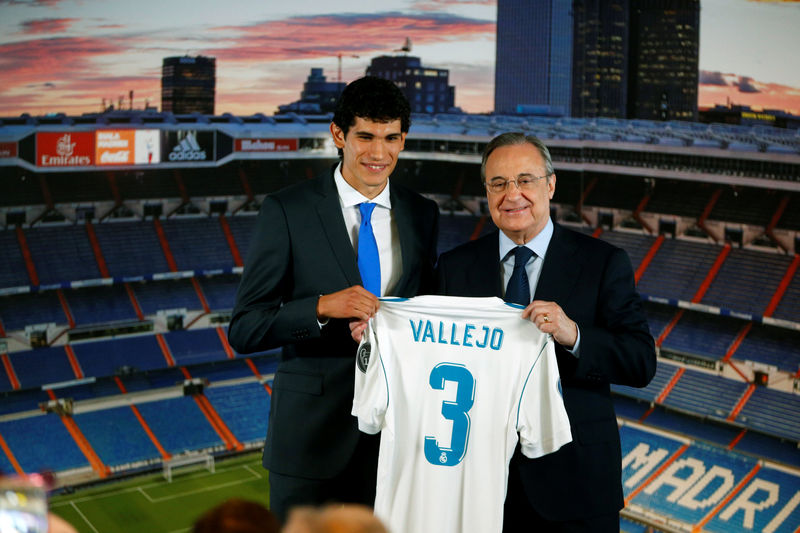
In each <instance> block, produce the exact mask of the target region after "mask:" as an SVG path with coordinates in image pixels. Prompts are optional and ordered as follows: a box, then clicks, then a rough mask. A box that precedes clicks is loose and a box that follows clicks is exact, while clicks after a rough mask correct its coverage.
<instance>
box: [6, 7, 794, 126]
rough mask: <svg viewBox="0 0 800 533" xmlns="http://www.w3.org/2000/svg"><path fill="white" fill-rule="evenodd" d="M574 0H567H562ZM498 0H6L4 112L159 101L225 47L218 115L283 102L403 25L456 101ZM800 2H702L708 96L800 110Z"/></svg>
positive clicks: (471, 96)
mask: <svg viewBox="0 0 800 533" xmlns="http://www.w3.org/2000/svg"><path fill="white" fill-rule="evenodd" d="M565 1H567V0H565ZM495 17H496V2H495V0H383V1H382V2H374V3H372V2H371V3H367V2H363V1H351V0H340V1H338V2H335V3H331V2H321V1H318V0H317V1H314V0H292V1H285V2H277V1H274V0H269V1H264V0H259V1H257V0H228V1H224V2H220V1H213V2H212V1H207V0H161V1H154V0H137V1H125V2H122V1H119V0H107V1H100V0H0V116H17V115H19V114H21V113H30V114H32V115H41V114H46V113H53V112H64V113H67V114H80V113H84V112H93V111H99V110H100V109H101V102H102V100H103V99H104V98H105V99H106V100H108V101H116V100H117V99H118V98H120V97H125V99H126V103H125V105H126V106H127V95H128V91H131V90H133V91H134V98H135V101H134V107H143V106H144V102H145V100H147V101H149V103H150V104H151V105H154V106H156V107H159V108H160V106H161V101H160V100H161V98H160V86H161V62H162V59H163V58H164V57H168V56H176V55H184V54H190V55H197V54H202V55H209V56H213V57H216V58H217V98H216V111H217V113H224V112H230V113H233V114H240V115H249V114H253V113H258V112H261V113H264V114H272V113H273V112H274V111H275V110H276V108H277V106H278V104H284V103H289V102H292V101H294V100H296V99H298V98H299V94H300V90H301V89H302V84H303V82H304V81H305V79H306V77H307V76H308V74H309V71H310V69H311V68H312V67H322V68H323V69H324V71H325V75H326V76H327V77H328V79H329V80H332V81H334V80H336V78H337V68H338V64H339V60H338V58H337V56H338V55H339V54H341V55H342V60H341V65H342V79H343V80H344V81H349V80H352V79H355V78H357V77H359V76H362V75H363V74H364V71H365V69H366V67H367V65H368V64H369V61H370V59H371V58H373V57H375V56H378V55H381V54H392V53H395V52H394V51H395V50H396V49H398V48H400V46H402V44H403V42H404V41H405V39H406V37H408V38H410V39H411V41H412V44H413V49H412V55H415V56H419V57H421V59H422V62H423V64H424V65H429V66H432V67H436V68H447V69H450V83H451V84H452V85H455V86H456V105H458V106H460V107H461V108H462V109H464V110H465V111H467V112H473V113H480V112H488V111H491V110H492V108H493V100H494V59H495V57H494V54H495ZM799 28H800V1H755V0H702V2H701V25H700V70H701V82H702V83H701V86H700V102H699V104H700V106H701V107H707V106H711V105H713V104H715V103H722V104H724V103H726V102H728V101H729V102H731V103H737V104H746V105H751V106H753V107H756V108H768V109H784V110H788V111H790V112H792V113H795V114H800V54H798V53H797V50H800V32H798V29H799Z"/></svg>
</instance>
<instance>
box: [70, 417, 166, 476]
mask: <svg viewBox="0 0 800 533" xmlns="http://www.w3.org/2000/svg"><path fill="white" fill-rule="evenodd" d="M73 418H74V420H75V423H76V424H77V425H78V427H79V428H80V430H81V432H82V433H83V435H84V436H85V437H86V439H87V440H88V441H89V443H90V444H91V445H92V448H93V449H94V451H95V452H97V455H98V456H99V457H100V459H101V460H102V461H103V463H104V464H105V465H106V466H110V467H114V466H119V465H126V464H128V465H129V464H131V463H136V462H139V461H146V460H149V459H158V458H160V455H159V453H158V450H157V449H156V447H155V445H154V444H153V442H152V441H151V440H150V438H149V437H148V436H147V433H145V431H144V429H143V428H142V426H141V424H140V423H139V420H138V419H137V418H136V416H135V415H134V414H133V411H132V410H131V408H130V407H128V406H125V407H114V408H111V409H103V410H101V411H92V412H88V413H82V414H76V415H74V416H73Z"/></svg>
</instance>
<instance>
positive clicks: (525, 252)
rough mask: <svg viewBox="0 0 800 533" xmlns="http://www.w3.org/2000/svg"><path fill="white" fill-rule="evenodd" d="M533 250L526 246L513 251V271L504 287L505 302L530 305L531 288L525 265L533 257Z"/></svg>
mask: <svg viewBox="0 0 800 533" xmlns="http://www.w3.org/2000/svg"><path fill="white" fill-rule="evenodd" d="M534 255H536V254H534V253H533V250H531V249H530V248H528V247H527V246H517V248H516V250H514V271H513V272H512V273H511V279H509V280H508V285H507V286H506V301H507V302H511V303H515V304H520V305H524V306H526V307H527V305H528V304H529V303H531V286H530V284H529V283H528V273H527V272H526V271H525V265H526V264H527V263H528V260H529V259H530V258H531V257H533V256H534Z"/></svg>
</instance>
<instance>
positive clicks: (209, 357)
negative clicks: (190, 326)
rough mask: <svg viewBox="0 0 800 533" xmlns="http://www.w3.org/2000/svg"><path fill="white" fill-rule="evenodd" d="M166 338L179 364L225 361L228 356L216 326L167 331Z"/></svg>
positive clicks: (176, 362)
mask: <svg viewBox="0 0 800 533" xmlns="http://www.w3.org/2000/svg"><path fill="white" fill-rule="evenodd" d="M164 339H166V341H167V345H168V346H169V349H170V352H171V353H172V357H173V358H174V359H175V364H176V365H177V366H180V365H195V364H198V363H207V362H210V361H223V360H225V359H227V357H228V355H227V354H226V353H225V349H224V348H223V346H222V341H221V340H220V338H219V335H218V334H217V330H216V329H215V328H206V329H196V330H184V331H172V332H170V333H165V334H164Z"/></svg>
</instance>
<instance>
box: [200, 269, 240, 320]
mask: <svg viewBox="0 0 800 533" xmlns="http://www.w3.org/2000/svg"><path fill="white" fill-rule="evenodd" d="M240 280H241V277H240V276H238V275H236V274H222V275H219V276H213V277H203V278H198V281H199V282H200V286H201V287H202V289H203V294H204V295H205V297H206V302H207V303H208V307H209V309H211V310H212V311H232V310H233V306H234V304H235V303H236V290H237V289H238V288H239V281H240Z"/></svg>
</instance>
